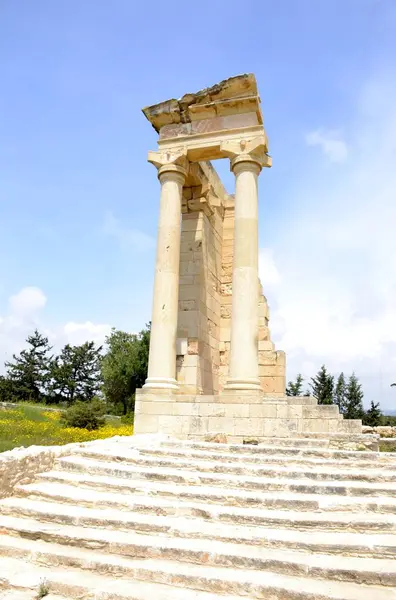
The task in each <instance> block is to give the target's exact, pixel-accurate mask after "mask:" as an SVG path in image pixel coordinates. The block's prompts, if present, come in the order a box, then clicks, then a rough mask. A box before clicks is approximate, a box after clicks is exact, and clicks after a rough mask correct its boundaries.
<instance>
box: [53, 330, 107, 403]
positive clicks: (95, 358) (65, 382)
mask: <svg viewBox="0 0 396 600" xmlns="http://www.w3.org/2000/svg"><path fill="white" fill-rule="evenodd" d="M101 350H102V348H101V347H98V348H97V347H96V346H95V343H94V342H85V344H81V345H80V346H71V345H70V344H66V346H65V347H64V348H63V349H62V352H61V353H60V355H59V356H57V357H56V358H55V359H54V360H53V361H52V364H51V379H52V382H51V393H52V398H53V399H54V400H55V401H58V402H59V401H62V400H63V401H66V402H67V403H68V404H69V405H71V404H73V402H75V401H77V400H78V401H81V402H89V401H90V400H92V398H93V397H94V396H95V395H96V394H98V392H99V391H100V389H101V384H102V380H101V359H102V357H101Z"/></svg>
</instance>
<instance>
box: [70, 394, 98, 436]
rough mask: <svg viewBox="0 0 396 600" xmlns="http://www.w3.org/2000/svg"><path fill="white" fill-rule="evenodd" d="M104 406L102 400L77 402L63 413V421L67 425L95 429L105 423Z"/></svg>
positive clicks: (89, 429)
mask: <svg viewBox="0 0 396 600" xmlns="http://www.w3.org/2000/svg"><path fill="white" fill-rule="evenodd" d="M104 412H105V411H104V406H103V403H102V402H100V400H92V402H75V403H74V404H73V405H72V406H71V407H70V408H68V409H67V410H66V411H65V412H64V413H63V415H62V423H63V424H64V425H65V426H66V427H79V428H80V429H88V431H93V430H94V429H99V427H102V425H104V423H105V418H104Z"/></svg>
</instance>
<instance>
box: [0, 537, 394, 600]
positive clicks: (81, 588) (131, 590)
mask: <svg viewBox="0 0 396 600" xmlns="http://www.w3.org/2000/svg"><path fill="white" fill-rule="evenodd" d="M37 544H38V542H35V545H37ZM36 547H37V546H36ZM45 547H46V544H45ZM45 547H44V550H45ZM63 550H64V552H63V554H59V555H58V559H59V560H60V561H62V563H63V562H64V563H67V562H68V561H69V560H70V556H69V554H68V553H67V550H66V549H63ZM73 550H74V552H76V549H73ZM81 552H83V551H80V553H81ZM54 556H55V555H54ZM32 559H33V560H34V561H35V563H41V560H40V552H39V551H38V552H37V553H36V554H31V555H30V560H32ZM119 560H121V559H120V557H117V561H119ZM96 566H97V568H98V569H99V568H100V567H101V566H102V565H100V564H99V563H96ZM107 566H108V567H110V571H112V573H113V574H112V575H111V576H110V577H109V576H107V575H106V565H103V573H99V572H96V573H92V572H91V571H82V570H80V569H76V568H73V567H72V566H70V567H68V568H67V569H66V568H61V567H60V566H59V563H55V565H54V566H50V567H45V566H42V564H29V563H27V562H26V559H25V558H23V559H15V558H2V559H1V569H2V570H1V579H0V584H1V581H3V582H4V583H3V587H4V588H6V592H5V595H4V596H1V595H0V598H3V597H4V598H5V599H6V600H31V598H34V600H37V590H38V587H39V585H40V581H42V580H45V581H46V582H47V583H48V587H49V589H50V593H49V595H48V596H45V600H66V599H67V600H71V599H72V598H73V599H76V600H224V595H223V594H221V595H218V594H215V593H211V592H201V591H198V590H192V589H187V588H182V587H173V582H172V581H171V577H170V576H168V584H156V583H152V582H149V581H136V580H131V579H127V578H124V577H122V578H120V572H119V571H117V567H116V565H114V563H113V564H111V559H109V561H108V563H107ZM120 571H121V572H122V566H121V568H120ZM164 578H165V577H164ZM22 588H25V590H26V591H25V592H24V591H23V590H22ZM368 589H371V587H369V588H368ZM0 591H1V587H0ZM59 592H61V593H62V596H59V595H58V593H59ZM32 593H34V596H26V595H25V596H20V597H19V596H17V595H15V596H14V595H13V594H32ZM63 594H65V595H63ZM308 598H309V597H308ZM227 600H246V596H245V597H244V598H242V597H241V596H234V595H232V596H231V595H230V596H227ZM337 600H338V599H337ZM378 600H388V599H387V598H386V597H384V598H383V599H381V598H379V599H378Z"/></svg>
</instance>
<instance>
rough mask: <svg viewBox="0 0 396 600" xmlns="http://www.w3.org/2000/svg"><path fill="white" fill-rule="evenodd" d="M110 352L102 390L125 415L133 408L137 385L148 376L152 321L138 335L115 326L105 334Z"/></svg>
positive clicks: (109, 400) (104, 371)
mask: <svg viewBox="0 0 396 600" xmlns="http://www.w3.org/2000/svg"><path fill="white" fill-rule="evenodd" d="M106 345H107V352H106V354H105V356H104V358H103V361H102V377H103V392H104V394H105V397H106V400H107V401H108V402H109V403H110V404H112V405H113V406H114V408H115V409H117V408H118V407H122V413H123V414H124V415H126V414H127V413H128V412H129V411H131V410H133V402H134V394H135V391H136V388H138V387H142V386H143V384H144V382H145V380H146V377H147V365H148V351H149V345H150V325H147V326H146V329H143V330H142V331H141V332H140V333H139V334H138V335H136V334H133V333H127V332H125V331H118V330H116V329H113V330H112V332H111V334H110V335H109V336H108V337H107V338H106Z"/></svg>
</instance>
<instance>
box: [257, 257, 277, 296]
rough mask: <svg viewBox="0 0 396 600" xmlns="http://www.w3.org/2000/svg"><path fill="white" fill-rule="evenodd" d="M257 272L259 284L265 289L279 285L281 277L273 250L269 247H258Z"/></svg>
mask: <svg viewBox="0 0 396 600" xmlns="http://www.w3.org/2000/svg"><path fill="white" fill-rule="evenodd" d="M259 272H260V281H261V284H262V285H263V286H264V287H265V288H266V289H268V287H274V286H277V285H279V283H280V280H281V277H280V273H279V271H278V268H277V266H276V264H275V260H274V253H273V250H271V249H270V248H261V249H260V254H259Z"/></svg>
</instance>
